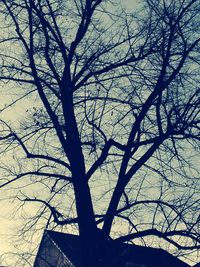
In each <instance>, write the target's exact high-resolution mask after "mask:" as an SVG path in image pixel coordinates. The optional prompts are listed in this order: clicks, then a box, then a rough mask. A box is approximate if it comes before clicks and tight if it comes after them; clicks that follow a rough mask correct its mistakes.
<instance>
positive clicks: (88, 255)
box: [0, 0, 200, 267]
mask: <svg viewBox="0 0 200 267" xmlns="http://www.w3.org/2000/svg"><path fill="white" fill-rule="evenodd" d="M122 4H123V3H122V1H118V3H115V4H114V3H112V1H108V0H104V1H103V0H70V1H63V0H57V1H53V0H37V1H36V0H20V1H19V0H12V1H9V0H2V1H1V4H0V12H1V21H2V22H4V23H1V28H2V33H1V37H0V46H1V54H0V58H1V59H0V66H1V73H0V79H1V82H2V89H1V90H2V91H4V90H7V92H8V93H7V94H8V95H10V99H9V101H10V103H8V104H7V105H6V106H4V107H3V108H2V110H1V112H2V114H6V111H7V110H9V109H11V111H12V112H13V116H14V113H15V110H17V106H19V105H22V106H23V102H24V101H28V102H29V108H28V109H27V110H26V111H25V110H24V116H23V117H22V118H21V120H20V123H16V122H15V123H11V121H8V120H6V119H5V116H4V117H2V120H1V142H2V148H3V149H2V152H1V154H2V155H7V156H8V155H12V159H11V160H10V161H9V163H8V164H7V165H2V175H3V176H2V179H1V185H0V187H1V188H4V187H5V186H9V185H11V184H14V183H18V182H19V183H23V185H26V184H27V186H28V184H29V183H28V181H31V183H32V186H33V188H35V190H36V189H37V186H38V185H40V186H43V187H44V188H46V189H47V190H49V191H48V194H43V195H42V194H41V192H39V193H38V194H36V193H30V192H28V193H27V191H24V192H23V191H22V190H20V192H18V193H17V194H18V198H20V199H21V200H22V201H25V202H30V201H31V202H37V203H39V204H41V207H42V211H41V214H42V213H43V212H44V211H48V212H49V213H48V214H50V222H54V223H56V225H67V224H78V228H79V235H80V240H81V244H82V254H83V257H82V265H83V266H84V267H89V266H108V265H109V266H111V265H110V263H108V259H103V258H104V256H103V255H105V254H106V253H104V252H105V247H106V246H104V245H103V244H105V243H106V242H107V241H108V240H109V238H110V236H111V237H112V238H113V239H115V240H116V242H117V241H118V242H119V241H130V240H134V239H139V240H145V242H147V243H148V240H149V239H148V236H157V237H159V238H161V239H163V240H165V241H167V242H169V243H171V244H172V245H174V246H175V247H176V248H178V249H182V250H184V249H196V248H199V246H200V239H199V232H198V227H199V217H198V214H197V210H198V205H199V198H198V192H199V191H198V190H199V182H198V179H197V178H198V173H199V172H198V166H197V161H196V155H197V152H198V149H199V147H198V141H199V139H200V135H199V129H200V128H199V127H200V126H199V104H200V99H199V42H200V36H199V33H198V28H199V23H200V21H199V15H198V12H199V1H197V0H178V1H175V0H170V1H162V2H161V1H157V0H145V1H142V3H141V4H140V5H138V7H137V9H136V8H135V10H134V11H133V12H130V11H129V12H128V11H127V9H126V8H125V7H123V5H122ZM74 203H75V204H74ZM74 205H75V207H76V214H75V215H74V208H73V207H74ZM41 214H40V215H41ZM37 216H38V215H37ZM37 218H38V217H37ZM115 225H122V229H124V230H122V231H121V233H118V235H114V234H113V232H112V227H114V228H115ZM98 227H99V228H100V229H101V230H99V229H98Z"/></svg>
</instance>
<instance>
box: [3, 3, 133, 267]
mask: <svg viewBox="0 0 200 267" xmlns="http://www.w3.org/2000/svg"><path fill="white" fill-rule="evenodd" d="M136 2H137V1H136V0H124V4H125V5H126V6H127V7H128V8H130V9H132V8H134V6H135V4H136ZM5 86H8V85H5ZM7 91H8V94H6V95H5V94H4V95H2V94H1V97H2V100H1V102H0V110H1V109H2V108H4V107H5V104H6V103H9V102H10V100H11V99H10V95H9V88H8V90H7ZM29 107H30V103H29V101H23V103H20V104H19V105H16V106H15V109H14V111H13V109H12V108H8V109H7V110H6V111H5V112H3V113H1V117H0V119H5V118H6V120H7V121H12V123H13V124H18V123H19V122H20V121H21V119H22V118H23V117H24V116H25V114H26V110H27V109H28V108H29ZM3 160H5V159H3ZM17 207H18V202H17V201H15V200H14V199H13V195H12V191H11V192H10V191H9V190H7V189H5V188H2V189H0V210H1V212H0V253H1V254H2V256H3V258H4V257H5V255H6V253H8V252H11V253H12V252H14V251H17V243H16V242H15V240H17V239H18V238H20V233H19V230H18V229H19V228H20V225H21V222H22V221H21V218H22V217H23V213H22V212H21V211H19V213H16V211H17ZM26 209H27V210H26ZM25 211H27V212H30V213H31V212H33V213H34V212H35V208H34V206H32V205H28V206H27V208H25ZM34 242H35V240H34ZM9 257H10V256H9ZM6 258H7V256H6ZM11 262H12V261H11ZM7 263H9V260H8V262H7ZM0 264H1V258H0Z"/></svg>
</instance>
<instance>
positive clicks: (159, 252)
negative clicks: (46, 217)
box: [46, 230, 189, 267]
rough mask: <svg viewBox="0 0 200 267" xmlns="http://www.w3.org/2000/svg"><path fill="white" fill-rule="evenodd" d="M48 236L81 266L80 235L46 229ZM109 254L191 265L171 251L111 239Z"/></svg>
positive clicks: (150, 263)
mask: <svg viewBox="0 0 200 267" xmlns="http://www.w3.org/2000/svg"><path fill="white" fill-rule="evenodd" d="M46 233H47V234H48V236H49V237H50V238H51V239H52V240H53V241H54V242H55V243H56V245H57V246H58V247H59V248H60V250H61V251H62V252H63V253H64V255H65V256H67V257H68V258H69V260H70V261H71V262H72V263H73V264H74V265H75V266H77V267H79V266H80V244H79V236H77V235H71V234H64V233H60V232H55V231H50V230H46ZM109 242H110V244H111V243H112V244H111V245H109V255H110V256H111V257H113V259H115V260H117V257H116V255H118V260H119V262H121V261H123V262H124V261H125V262H126V261H130V262H135V263H141V264H148V266H155V265H156V266H162V267H172V266H176V267H188V266H189V265H188V264H186V263H185V262H183V261H181V260H179V259H178V258H176V257H174V256H173V255H171V254H170V253H169V252H167V251H165V250H163V249H158V248H152V247H144V246H138V245H131V244H125V243H116V242H115V241H113V240H111V241H109Z"/></svg>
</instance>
